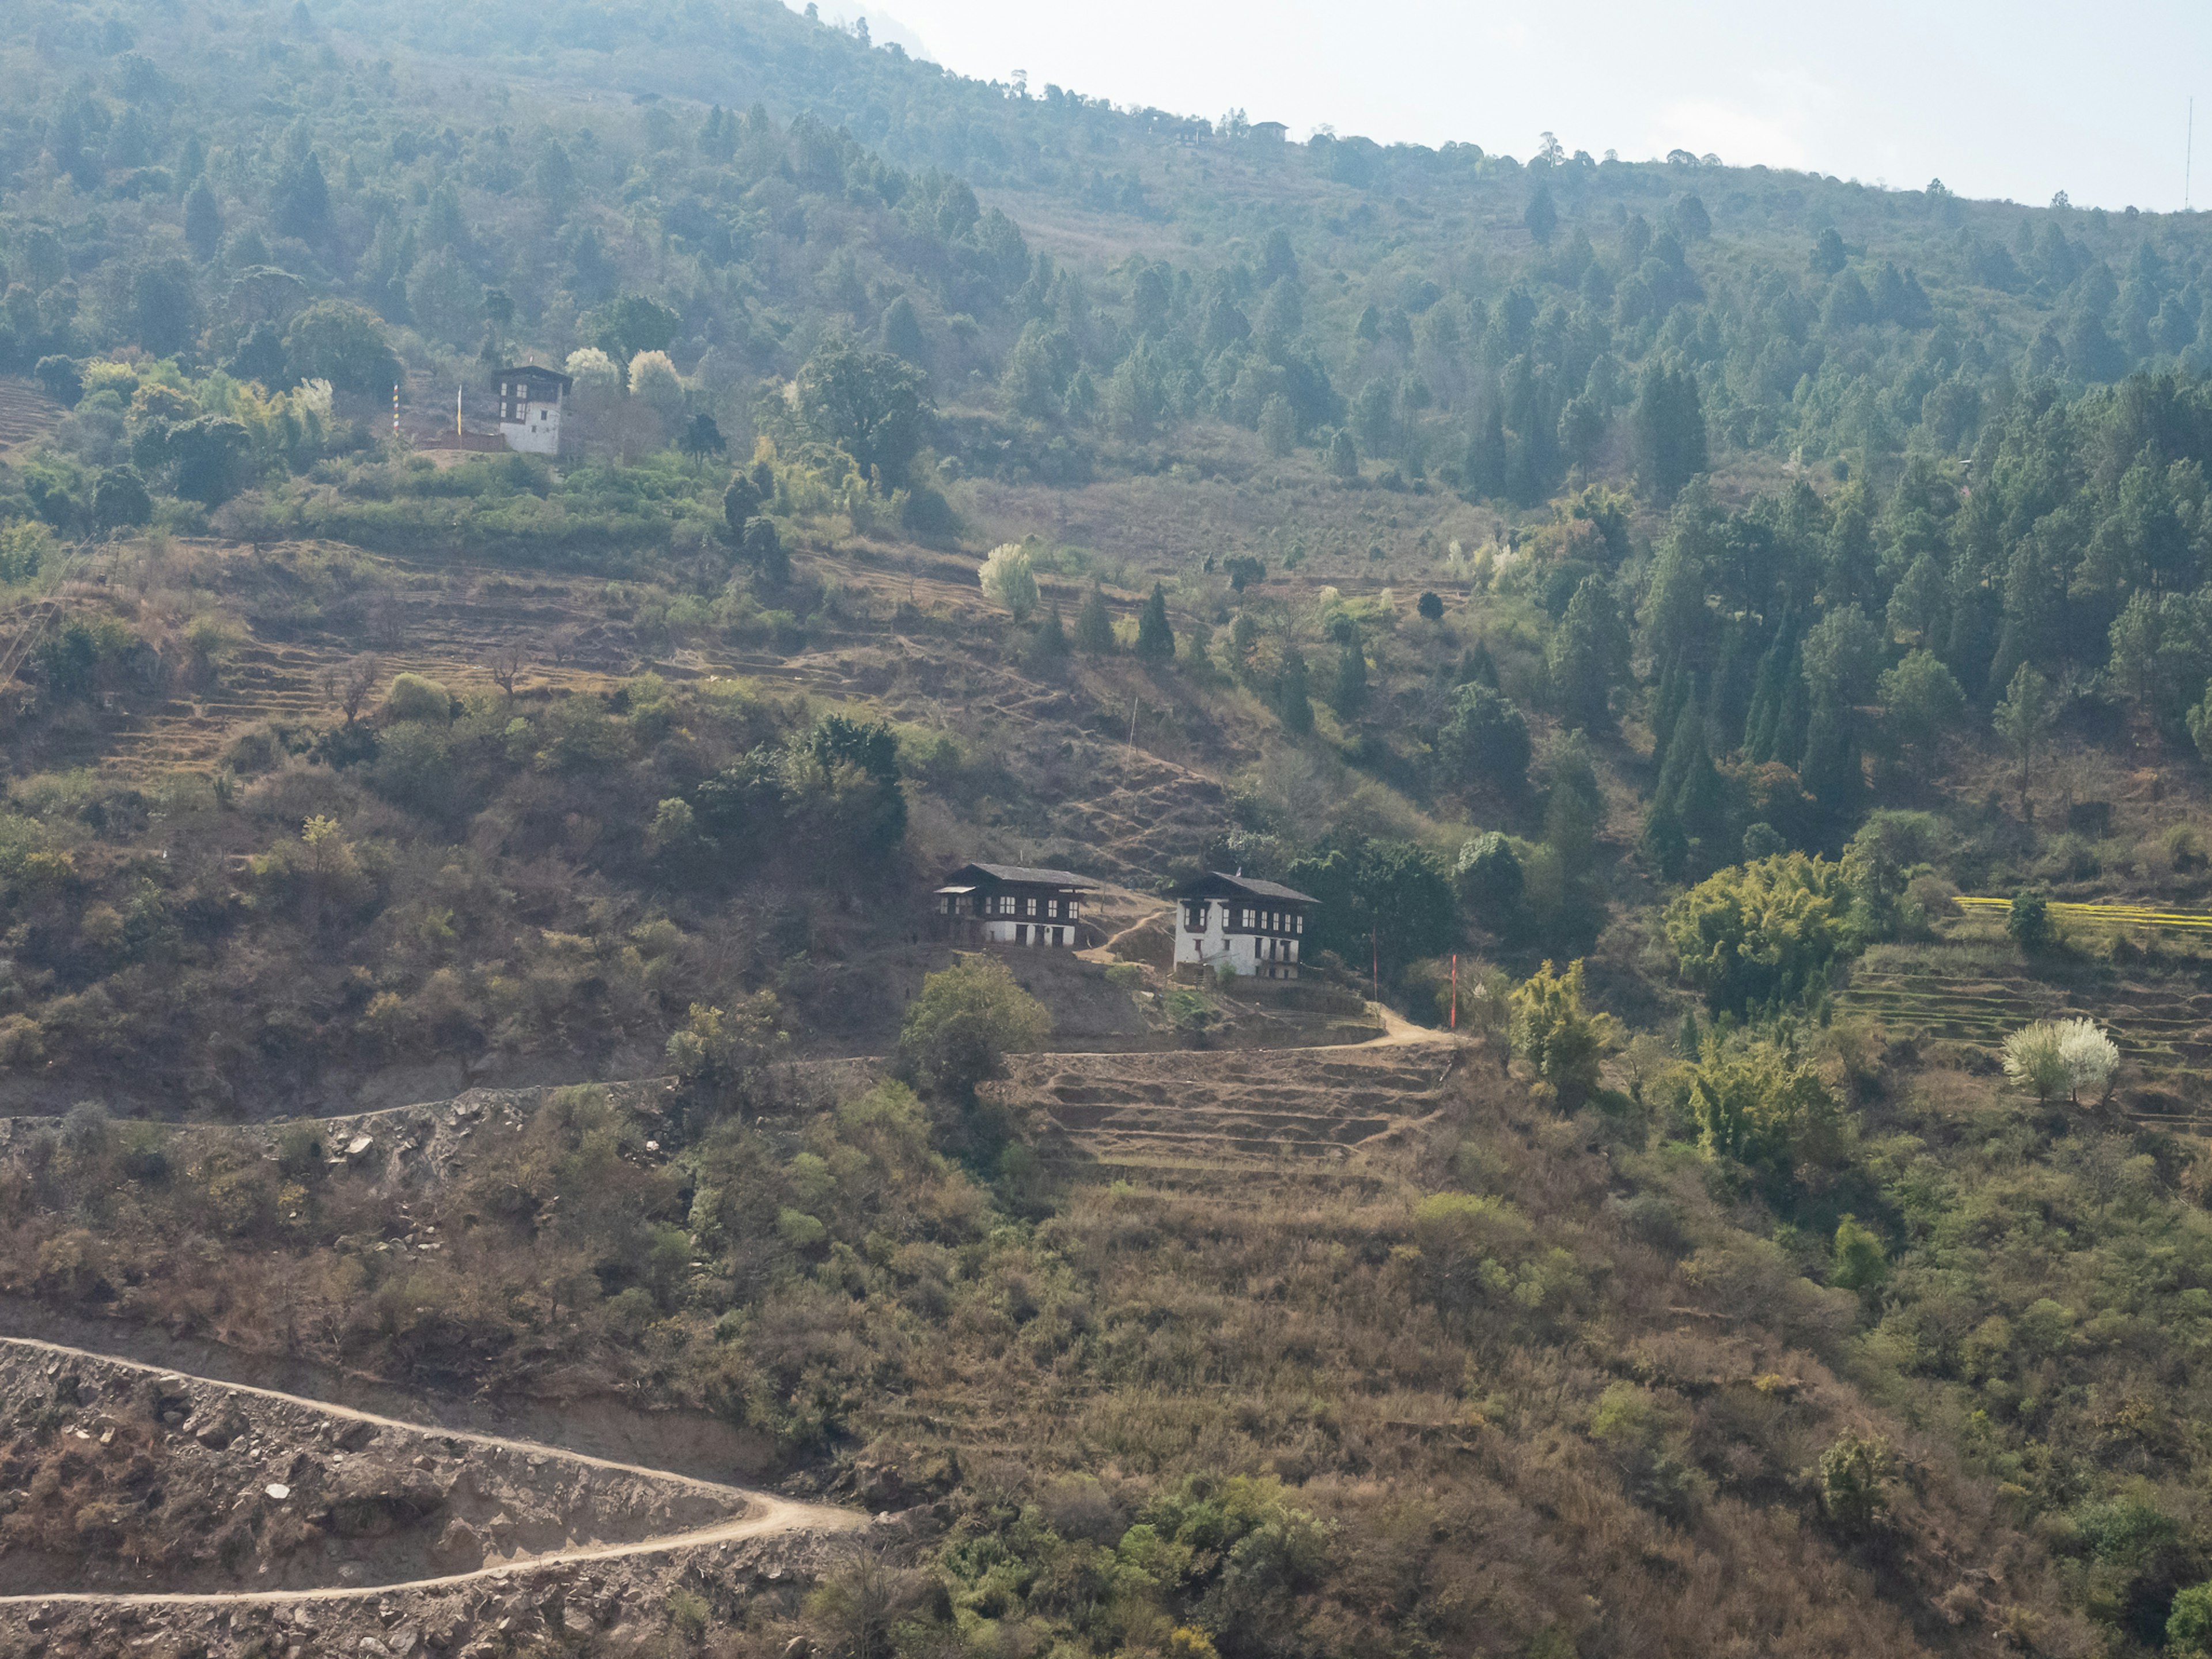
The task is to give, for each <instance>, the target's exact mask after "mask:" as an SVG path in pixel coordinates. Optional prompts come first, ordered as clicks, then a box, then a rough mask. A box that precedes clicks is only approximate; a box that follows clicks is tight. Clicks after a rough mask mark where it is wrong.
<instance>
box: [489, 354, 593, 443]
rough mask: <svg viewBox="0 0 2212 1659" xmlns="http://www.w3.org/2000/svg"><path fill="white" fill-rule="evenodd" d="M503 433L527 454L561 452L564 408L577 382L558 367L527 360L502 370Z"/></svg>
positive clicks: (502, 434)
mask: <svg viewBox="0 0 2212 1659" xmlns="http://www.w3.org/2000/svg"><path fill="white" fill-rule="evenodd" d="M498 385H499V435H500V436H501V437H502V438H504V439H506V440H507V447H508V448H509V449H513V450H520V452H521V453H524V454H526V455H558V454H559V453H561V411H562V408H563V407H564V406H565V405H566V404H567V403H568V393H569V392H571V391H573V390H574V388H575V385H576V383H575V382H574V380H570V379H569V378H568V376H567V375H566V374H562V373H560V372H559V371H558V370H557V369H550V368H538V367H537V366H536V365H535V364H532V363H525V364H521V365H520V366H518V367H516V368H502V369H501V370H500V371H499V376H498Z"/></svg>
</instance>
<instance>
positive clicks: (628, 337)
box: [584, 294, 684, 363]
mask: <svg viewBox="0 0 2212 1659" xmlns="http://www.w3.org/2000/svg"><path fill="white" fill-rule="evenodd" d="M683 326H684V319H683V318H681V317H680V316H678V314H677V313H675V312H673V311H671V310H670V309H669V308H668V307H666V306H665V305H662V304H661V303H660V301H658V300H648V299H647V298H646V297H645V296H644V295H641V294H625V295H622V296H621V297H620V298H619V299H617V300H613V301H609V302H608V303H607V304H605V305H604V306H602V307H599V310H597V311H595V312H593V313H592V314H591V315H590V316H589V317H587V318H586V319H584V327H585V328H586V330H587V331H588V332H589V337H590V339H591V342H592V344H593V345H595V346H597V347H599V349H600V350H602V351H604V352H605V353H606V354H607V356H610V357H611V358H612V359H613V360H614V361H615V362H618V363H626V362H629V361H630V360H631V359H632V358H634V357H635V356H637V355H638V353H640V352H641V351H665V350H667V349H668V348H669V347H670V346H671V345H673V344H675V343H676V336H677V332H678V330H680V329H681V328H682V327H683Z"/></svg>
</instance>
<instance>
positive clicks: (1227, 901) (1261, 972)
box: [1173, 870, 1321, 979]
mask: <svg viewBox="0 0 2212 1659" xmlns="http://www.w3.org/2000/svg"><path fill="white" fill-rule="evenodd" d="M1173 897H1174V899H1175V901H1176V929H1175V962H1176V968H1177V969H1179V970H1180V969H1187V968H1195V969H1205V970H1208V971H1218V969H1220V968H1222V967H1223V966H1224V965H1227V966H1228V967H1229V968H1231V969H1233V970H1234V971H1236V972H1237V973H1239V974H1243V975H1249V976H1252V977H1256V978H1260V979H1296V978H1297V976H1298V967H1299V964H1300V963H1303V962H1304V959H1305V942H1306V927H1307V926H1308V921H1307V919H1308V918H1309V917H1310V916H1311V915H1313V913H1314V910H1315V908H1316V906H1318V905H1319V904H1320V902H1321V901H1320V900H1319V899H1316V898H1315V897H1314V896H1312V895H1311V894H1310V893H1301V892H1300V891H1298V890H1297V888H1295V887H1285V886H1284V885H1283V884H1282V883H1280V882H1279V881H1261V880H1260V879H1259V878H1256V877H1254V876H1243V875H1237V876H1232V875H1230V874H1228V873H1226V872H1224V871H1220V870H1211V871H1208V872H1206V874H1205V875H1202V876H1200V877H1199V878H1197V879H1196V880H1194V881H1187V882H1185V883H1183V884H1182V886H1180V887H1178V888H1176V890H1175V892H1174V894H1173Z"/></svg>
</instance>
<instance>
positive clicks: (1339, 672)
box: [1328, 632, 1367, 720]
mask: <svg viewBox="0 0 2212 1659" xmlns="http://www.w3.org/2000/svg"><path fill="white" fill-rule="evenodd" d="M1328 706H1329V708H1332V709H1333V710H1334V711H1335V714H1336V717H1337V719H1339V720H1358V718H1359V716H1360V714H1361V712H1362V711H1363V710H1364V709H1365V708H1366V707H1367V653H1366V652H1365V651H1364V649H1363V648H1362V647H1361V646H1360V643H1359V635H1358V633H1356V632H1355V633H1352V634H1351V635H1347V636H1346V639H1345V641H1344V649H1343V652H1342V654H1341V655H1340V656H1339V657H1338V659H1337V664H1336V684H1334V685H1332V686H1331V687H1330V688H1329V691H1328Z"/></svg>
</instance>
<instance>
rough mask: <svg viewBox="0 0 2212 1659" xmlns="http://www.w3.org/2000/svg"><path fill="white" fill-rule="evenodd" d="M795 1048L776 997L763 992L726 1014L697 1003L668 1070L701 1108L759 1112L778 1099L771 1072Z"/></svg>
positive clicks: (675, 1038) (675, 1035)
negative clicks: (775, 1096) (785, 1028)
mask: <svg viewBox="0 0 2212 1659" xmlns="http://www.w3.org/2000/svg"><path fill="white" fill-rule="evenodd" d="M790 1044H791V1038H790V1036H789V1034H788V1033H787V1032H786V1031H785V1030H783V1026H782V1010H781V1008H780V1007H779V1006H777V1004H776V1000H775V993H774V992H772V991H758V992H756V993H754V994H753V995H751V996H750V997H748V998H746V999H745V1000H744V1001H742V1002H739V1003H738V1004H737V1005H736V1006H734V1007H733V1008H731V1009H729V1010H727V1011H724V1010H723V1009H720V1008H714V1007H709V1006H706V1005H704V1004H702V1003H696V1002H695V1003H693V1004H692V1005H691V1011H690V1014H689V1015H688V1016H686V1018H685V1019H684V1024H682V1025H681V1026H679V1027H678V1029H677V1030H675V1031H673V1032H672V1033H671V1034H670V1036H669V1038H668V1043H667V1050H666V1052H667V1055H668V1063H669V1069H670V1070H671V1071H672V1072H674V1073H676V1077H677V1080H678V1082H679V1083H680V1084H682V1085H684V1088H685V1089H686V1090H687V1091H690V1092H691V1093H692V1094H693V1096H694V1097H696V1099H697V1100H698V1102H699V1103H701V1104H702V1105H705V1106H708V1107H710V1108H712V1109H715V1110H718V1111H731V1110H743V1109H746V1108H748V1107H750V1108H751V1109H754V1110H756V1111H757V1110H759V1109H761V1108H762V1107H763V1105H765V1104H766V1103H768V1101H769V1099H770V1098H771V1097H773V1094H774V1091H775V1083H774V1076H773V1071H772V1068H773V1067H774V1066H775V1064H776V1062H778V1061H779V1060H782V1059H783V1057H784V1055H785V1054H786V1052H787V1050H788V1049H789V1048H790Z"/></svg>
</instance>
